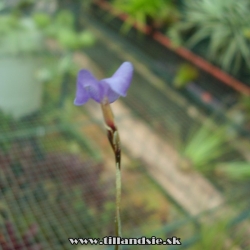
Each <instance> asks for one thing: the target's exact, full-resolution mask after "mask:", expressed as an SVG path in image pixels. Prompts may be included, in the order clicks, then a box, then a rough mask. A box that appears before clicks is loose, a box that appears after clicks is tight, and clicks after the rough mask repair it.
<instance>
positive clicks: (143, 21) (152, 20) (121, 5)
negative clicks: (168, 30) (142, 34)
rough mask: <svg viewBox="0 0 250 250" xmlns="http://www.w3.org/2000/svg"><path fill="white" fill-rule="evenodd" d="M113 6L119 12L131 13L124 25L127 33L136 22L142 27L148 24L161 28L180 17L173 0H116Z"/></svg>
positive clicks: (124, 30) (123, 28) (123, 29)
mask: <svg viewBox="0 0 250 250" xmlns="http://www.w3.org/2000/svg"><path fill="white" fill-rule="evenodd" d="M113 6H114V8H115V10H116V11H117V12H118V13H126V14H128V15H129V16H128V19H127V20H126V21H125V24H124V26H123V27H122V31H123V32H125V33H126V32H128V31H129V29H130V28H131V27H132V26H133V24H134V23H136V24H137V25H138V26H139V27H141V28H143V27H144V26H145V25H147V24H150V25H151V26H153V27H154V28H160V27H162V26H163V25H165V26H166V25H170V24H172V23H173V22H176V21H177V20H178V18H179V12H178V9H177V8H176V6H175V5H174V4H173V3H172V1H171V0H155V1H151V0H137V1H134V0H114V1H113Z"/></svg>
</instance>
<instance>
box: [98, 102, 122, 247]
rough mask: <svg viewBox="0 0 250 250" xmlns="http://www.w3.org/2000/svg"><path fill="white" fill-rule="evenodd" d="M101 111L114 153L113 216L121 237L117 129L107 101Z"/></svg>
mask: <svg viewBox="0 0 250 250" xmlns="http://www.w3.org/2000/svg"><path fill="white" fill-rule="evenodd" d="M101 107H102V113H103V117H104V121H105V125H106V129H107V135H108V139H109V142H110V145H111V147H112V149H113V152H114V155H115V163H116V217H115V234H116V237H121V218H120V204H121V148H120V139H119V134H118V130H117V128H116V126H115V122H114V116H113V112H112V110H111V107H110V105H109V102H108V101H104V102H103V103H102V104H101ZM119 249H120V246H119V245H115V250H119Z"/></svg>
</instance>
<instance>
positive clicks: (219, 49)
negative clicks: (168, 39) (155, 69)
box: [171, 0, 250, 74]
mask: <svg viewBox="0 0 250 250" xmlns="http://www.w3.org/2000/svg"><path fill="white" fill-rule="evenodd" d="M184 3H185V4H184V8H183V20H182V21H181V22H179V23H177V24H176V26H175V28H173V29H172V31H171V33H176V34H175V35H178V34H180V35H184V34H186V37H187V39H184V40H186V44H187V46H189V47H190V48H193V47H195V46H196V45H198V44H201V43H202V42H206V44H207V49H206V52H207V54H206V56H207V58H208V59H210V60H211V61H213V62H215V63H217V64H219V65H220V66H221V67H222V68H223V69H225V70H227V71H230V72H232V73H234V74H237V73H238V72H239V70H240V69H241V67H242V66H243V65H246V66H247V67H248V68H250V39H249V30H250V16H249V11H250V2H249V0H241V1H234V0H227V1H225V0H209V1H208V0H188V1H185V2H184ZM174 31H175V32H174ZM183 37H184V36H183ZM177 40H178V39H177Z"/></svg>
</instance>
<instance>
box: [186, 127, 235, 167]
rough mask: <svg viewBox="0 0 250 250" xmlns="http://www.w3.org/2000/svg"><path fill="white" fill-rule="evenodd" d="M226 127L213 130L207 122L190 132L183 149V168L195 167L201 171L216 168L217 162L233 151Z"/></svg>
mask: <svg viewBox="0 0 250 250" xmlns="http://www.w3.org/2000/svg"><path fill="white" fill-rule="evenodd" d="M226 132H227V130H226V127H220V128H217V130H216V131H213V130H212V129H211V128H209V127H208V124H207V123H205V124H204V125H203V126H201V127H200V128H199V129H198V130H197V131H195V132H194V133H191V134H190V137H189V138H188V140H187V142H186V144H185V145H184V147H183V148H182V149H181V152H182V156H183V159H184V160H183V161H182V162H181V168H183V169H185V168H187V169H189V168H190V167H193V168H195V169H196V170H199V171H204V172H206V171H211V170H214V168H215V162H218V161H221V158H222V157H223V156H225V155H226V154H228V153H229V152H231V151H232V149H231V148H230V146H229V144H228V142H229V139H228V138H227V133H226Z"/></svg>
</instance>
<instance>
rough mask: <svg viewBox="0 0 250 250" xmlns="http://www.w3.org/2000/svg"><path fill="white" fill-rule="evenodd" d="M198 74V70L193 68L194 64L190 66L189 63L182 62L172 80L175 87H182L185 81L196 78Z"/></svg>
mask: <svg viewBox="0 0 250 250" xmlns="http://www.w3.org/2000/svg"><path fill="white" fill-rule="evenodd" d="M198 76H199V72H198V70H197V68H195V67H194V66H192V65H190V64H187V63H183V64H181V65H180V67H179V68H178V70H177V72H176V74H175V78H174V82H173V83H174V86H175V87H176V88H182V87H184V86H185V85H186V84H187V83H189V82H191V81H194V80H195V79H197V78H198Z"/></svg>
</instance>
